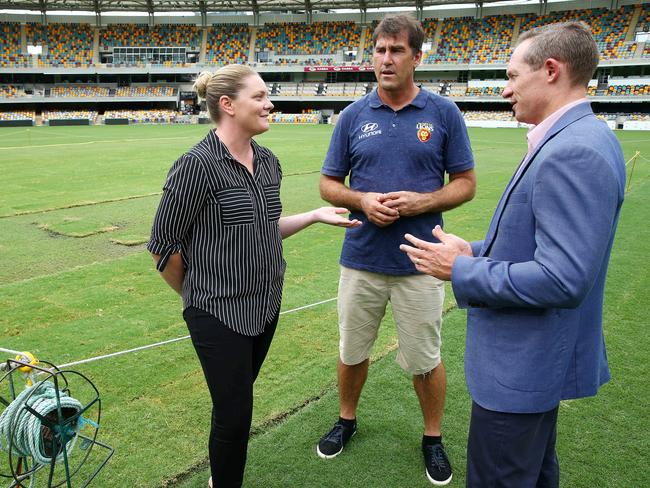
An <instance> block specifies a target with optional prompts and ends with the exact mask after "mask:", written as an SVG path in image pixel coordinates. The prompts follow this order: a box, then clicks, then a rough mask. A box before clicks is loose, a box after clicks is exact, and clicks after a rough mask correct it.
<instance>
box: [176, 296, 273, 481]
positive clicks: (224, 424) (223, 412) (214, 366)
mask: <svg viewBox="0 0 650 488" xmlns="http://www.w3.org/2000/svg"><path fill="white" fill-rule="evenodd" d="M183 318H184V319H185V322H186V323H187V327H188V329H189V331H190V336H191V337H192V343H193V344H194V348H195V349H196V354H197V355H198V357H199V360H200V361H201V366H202V367H203V374H204V375H205V379H206V381H207V383H208V389H209V390H210V396H211V397H212V427H211V430H210V441H209V452H210V468H211V471H212V484H213V486H214V488H235V487H240V486H241V485H242V482H243V478H244V467H245V465H246V452H247V449H248V437H249V434H250V427H251V421H252V418H253V383H254V382H255V379H256V378H257V374H258V373H259V371H260V368H261V367H262V363H263V362H264V358H265V357H266V353H267V352H268V350H269V347H270V345H271V340H272V339H273V334H274V333H275V327H276V325H277V323H278V315H277V314H276V315H275V318H274V319H273V320H272V321H271V322H270V323H268V324H267V325H266V327H265V329H264V332H263V333H262V334H260V335H258V336H254V337H249V336H245V335H241V334H238V333H237V332H234V331H232V330H231V329H229V328H228V327H227V326H226V325H224V324H223V323H222V322H221V321H220V320H219V319H217V318H216V317H214V316H213V315H211V314H209V313H207V312H204V311H203V310H199V309H198V308H194V307H189V308H187V309H186V310H185V312H183Z"/></svg>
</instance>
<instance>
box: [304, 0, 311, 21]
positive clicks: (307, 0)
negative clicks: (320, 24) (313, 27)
mask: <svg viewBox="0 0 650 488" xmlns="http://www.w3.org/2000/svg"><path fill="white" fill-rule="evenodd" d="M311 10H312V9H311V0H305V14H307V23H308V24H311V23H312V20H313V19H312V12H311Z"/></svg>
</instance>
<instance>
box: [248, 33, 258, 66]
mask: <svg viewBox="0 0 650 488" xmlns="http://www.w3.org/2000/svg"><path fill="white" fill-rule="evenodd" d="M255 41H257V27H253V28H252V29H251V42H250V44H249V45H248V62H249V63H252V62H254V61H257V59H255Z"/></svg>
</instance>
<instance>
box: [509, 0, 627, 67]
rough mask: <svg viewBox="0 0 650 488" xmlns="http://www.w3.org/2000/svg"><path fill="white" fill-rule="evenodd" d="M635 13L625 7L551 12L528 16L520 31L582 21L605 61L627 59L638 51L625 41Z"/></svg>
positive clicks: (525, 17) (523, 20)
mask: <svg viewBox="0 0 650 488" xmlns="http://www.w3.org/2000/svg"><path fill="white" fill-rule="evenodd" d="M633 13H634V6H633V5H625V6H623V7H620V8H619V9H618V10H608V9H605V8H599V9H585V10H568V11H562V12H552V13H550V14H547V15H541V16H538V15H535V14H526V15H524V17H523V19H522V22H521V28H520V31H521V32H524V31H526V30H529V29H532V28H534V27H538V26H541V25H544V24H549V23H554V22H567V21H572V20H582V21H584V22H586V23H587V24H589V25H590V26H591V30H592V33H593V35H594V38H595V39H596V42H597V43H598V47H599V50H600V54H601V58H602V59H616V58H628V57H631V56H633V55H634V52H635V50H636V43H629V42H625V36H626V35H627V30H628V28H629V24H630V21H631V20H632V15H633Z"/></svg>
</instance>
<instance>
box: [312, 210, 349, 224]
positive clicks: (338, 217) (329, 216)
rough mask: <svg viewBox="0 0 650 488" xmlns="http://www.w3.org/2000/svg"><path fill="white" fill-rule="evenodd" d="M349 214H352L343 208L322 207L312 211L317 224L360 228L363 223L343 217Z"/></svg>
mask: <svg viewBox="0 0 650 488" xmlns="http://www.w3.org/2000/svg"><path fill="white" fill-rule="evenodd" d="M347 213H350V211H349V210H348V209H347V208H343V207H321V208H317V209H315V210H313V211H312V215H313V218H314V221H315V222H321V223H323V224H329V225H336V226H338V227H359V226H360V225H361V221H360V220H357V219H353V220H350V219H348V218H346V217H344V216H343V215H344V214H347Z"/></svg>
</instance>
